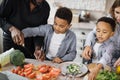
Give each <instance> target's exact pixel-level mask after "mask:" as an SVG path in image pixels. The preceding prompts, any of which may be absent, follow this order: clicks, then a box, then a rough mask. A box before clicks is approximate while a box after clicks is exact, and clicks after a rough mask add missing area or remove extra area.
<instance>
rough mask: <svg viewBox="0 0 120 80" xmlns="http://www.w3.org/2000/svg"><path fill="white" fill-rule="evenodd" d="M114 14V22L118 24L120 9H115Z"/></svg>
mask: <svg viewBox="0 0 120 80" xmlns="http://www.w3.org/2000/svg"><path fill="white" fill-rule="evenodd" d="M114 14H115V19H116V21H117V22H119V23H120V7H117V8H115V10H114Z"/></svg>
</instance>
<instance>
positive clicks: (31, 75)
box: [28, 72, 36, 79]
mask: <svg viewBox="0 0 120 80" xmlns="http://www.w3.org/2000/svg"><path fill="white" fill-rule="evenodd" d="M35 76H36V73H35V72H32V73H31V74H29V75H28V78H30V79H33V78H35Z"/></svg>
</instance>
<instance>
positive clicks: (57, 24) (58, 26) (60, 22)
mask: <svg viewBox="0 0 120 80" xmlns="http://www.w3.org/2000/svg"><path fill="white" fill-rule="evenodd" d="M70 26H71V25H70V24H68V22H67V21H66V20H64V19H61V18H58V17H55V19H54V25H53V28H54V31H55V33H57V34H59V33H61V34H63V33H65V32H66V31H67V30H68V29H69V28H70Z"/></svg>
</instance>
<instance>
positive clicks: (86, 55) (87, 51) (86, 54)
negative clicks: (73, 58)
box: [82, 46, 92, 60]
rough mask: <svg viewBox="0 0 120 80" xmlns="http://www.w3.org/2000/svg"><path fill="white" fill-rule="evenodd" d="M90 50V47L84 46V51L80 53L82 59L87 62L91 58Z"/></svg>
mask: <svg viewBox="0 0 120 80" xmlns="http://www.w3.org/2000/svg"><path fill="white" fill-rule="evenodd" d="M91 54H92V49H91V47H90V46H86V47H85V49H84V51H83V52H82V57H83V58H85V59H87V60H89V59H90V58H91Z"/></svg>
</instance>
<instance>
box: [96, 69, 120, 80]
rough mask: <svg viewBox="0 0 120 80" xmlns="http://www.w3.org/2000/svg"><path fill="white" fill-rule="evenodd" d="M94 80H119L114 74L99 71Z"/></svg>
mask: <svg viewBox="0 0 120 80" xmlns="http://www.w3.org/2000/svg"><path fill="white" fill-rule="evenodd" d="M95 80H120V78H119V76H118V75H117V74H116V73H115V72H112V71H108V70H101V71H100V72H99V73H98V75H97V77H96V79H95Z"/></svg>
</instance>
